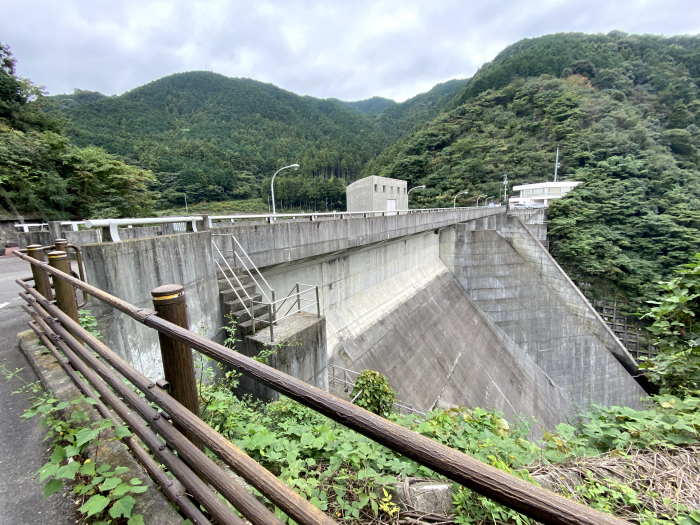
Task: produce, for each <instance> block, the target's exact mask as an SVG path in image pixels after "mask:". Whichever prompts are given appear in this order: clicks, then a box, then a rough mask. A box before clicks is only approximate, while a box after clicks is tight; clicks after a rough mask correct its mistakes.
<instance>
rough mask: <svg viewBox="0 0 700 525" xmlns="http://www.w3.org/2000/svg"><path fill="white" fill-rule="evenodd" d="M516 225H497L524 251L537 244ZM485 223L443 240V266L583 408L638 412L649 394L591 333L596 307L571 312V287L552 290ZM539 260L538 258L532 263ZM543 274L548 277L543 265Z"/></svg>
mask: <svg viewBox="0 0 700 525" xmlns="http://www.w3.org/2000/svg"><path fill="white" fill-rule="evenodd" d="M514 221H517V219H515V218H509V220H507V221H503V223H502V224H500V228H501V229H502V230H507V229H508V228H509V227H510V230H511V231H510V232H509V233H506V234H504V235H510V236H511V237H512V238H515V237H518V238H519V239H520V241H517V242H519V243H521V244H524V241H523V239H529V240H531V241H534V242H535V243H536V240H535V239H534V237H532V236H531V235H529V234H528V232H527V231H523V230H520V229H519V228H521V226H518V225H519V221H517V224H515V223H514ZM483 222H484V220H483V219H482V220H479V221H474V223H471V224H459V225H456V226H454V227H452V228H449V229H446V230H445V231H443V232H442V234H441V237H442V239H441V258H442V260H443V261H445V263H446V264H447V267H448V268H450V270H451V271H452V273H453V274H454V275H455V276H456V278H457V280H458V281H459V282H460V284H461V285H462V286H463V287H464V289H465V290H467V292H468V293H469V295H470V296H471V298H472V299H474V301H475V302H476V304H477V305H478V306H479V308H480V309H481V310H482V311H484V312H485V313H486V314H487V315H488V316H489V317H490V318H491V319H492V320H493V321H494V322H495V323H496V324H497V325H498V326H499V327H500V328H501V329H503V331H504V332H505V333H506V334H508V335H509V336H510V337H511V338H512V339H513V340H514V341H515V343H517V344H518V345H519V346H520V347H521V348H522V349H523V350H524V351H525V352H526V353H527V354H528V355H529V356H530V357H532V358H533V359H534V361H535V362H536V363H537V364H538V365H539V367H540V368H541V369H542V370H544V371H545V372H546V373H547V374H548V375H549V376H550V377H552V379H553V380H554V381H555V382H556V383H557V384H558V385H559V386H561V387H562V388H563V389H565V390H566V392H567V393H568V394H569V395H570V396H571V397H572V399H573V400H574V401H575V402H576V403H577V404H579V405H580V406H582V407H583V406H586V405H587V404H588V403H590V402H594V403H599V404H604V405H621V406H630V407H640V398H641V397H643V396H644V395H645V393H644V391H643V390H642V389H641V387H640V386H639V385H638V384H637V382H636V381H635V380H634V378H633V377H632V376H631V375H630V373H629V372H628V371H627V370H625V368H624V367H623V366H622V365H621V364H620V363H619V362H618V360H617V359H616V356H615V355H614V354H613V353H612V352H611V350H610V349H608V348H607V347H606V346H605V344H604V342H603V341H601V339H600V338H599V337H598V336H597V334H596V333H594V332H593V331H592V330H591V329H590V328H589V324H592V323H588V322H587V317H586V315H587V311H588V309H590V310H592V307H591V306H590V305H587V303H586V305H587V306H586V305H584V304H578V303H574V307H573V308H572V307H571V306H570V303H572V302H573V299H571V297H573V298H575V297H577V292H578V290H577V289H576V287H575V286H574V285H573V283H571V284H570V287H569V288H567V287H566V286H565V283H556V282H555V283H554V284H555V286H552V285H551V283H552V279H548V280H545V279H543V278H542V276H541V275H540V274H538V272H537V271H536V267H537V266H536V265H534V264H531V263H530V261H528V260H525V259H524V258H523V256H521V254H520V253H519V252H518V251H516V250H515V249H514V247H513V246H511V244H509V242H507V241H506V238H504V237H503V236H501V235H500V234H499V233H498V231H496V230H497V228H498V227H499V224H498V222H499V221H495V220H494V221H492V220H491V218H489V220H488V222H493V224H479V223H483ZM535 246H537V245H536V244H535V245H532V244H531V245H530V246H529V248H532V249H533V250H534V247H535ZM538 249H539V250H540V251H541V252H542V253H540V254H539V255H540V257H543V258H544V253H546V250H544V248H542V247H541V245H540V246H539V247H538ZM521 251H524V250H523V249H522V246H521ZM536 256H537V255H536V254H535V253H534V252H533V253H530V254H529V255H528V258H529V259H534V258H535V257H536ZM549 270H552V269H551V268H549ZM540 271H543V272H544V271H545V268H544V266H543V265H540ZM552 271H553V270H552ZM602 324H603V326H604V327H605V328H607V327H606V326H605V324H604V323H602Z"/></svg>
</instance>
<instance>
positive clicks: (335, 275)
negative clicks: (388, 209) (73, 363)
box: [27, 207, 645, 428]
mask: <svg viewBox="0 0 700 525" xmlns="http://www.w3.org/2000/svg"><path fill="white" fill-rule="evenodd" d="M365 215H366V216H357V215H354V216H353V215H351V216H347V217H342V216H341V217H342V218H336V219H328V220H321V219H318V220H316V219H314V218H313V217H312V218H311V219H312V220H309V218H297V219H290V220H276V221H269V222H263V221H258V222H249V221H241V222H237V223H218V224H217V223H215V224H213V225H211V226H210V225H209V224H208V220H204V221H201V223H200V227H199V228H197V230H201V231H196V232H192V233H171V234H165V235H163V234H160V235H154V233H158V232H154V231H153V228H150V229H148V231H145V233H144V234H147V235H150V236H147V237H139V236H138V232H136V230H138V228H133V229H130V230H132V231H131V232H129V236H130V237H134V238H128V239H127V240H123V241H121V242H94V240H96V239H95V236H96V233H97V232H96V231H94V230H93V231H89V232H66V233H74V234H75V235H76V237H75V238H74V239H69V241H70V242H73V243H75V244H78V243H79V239H78V238H77V235H79V234H82V233H89V234H90V235H91V237H90V239H89V241H88V243H87V244H82V253H83V258H84V260H85V265H86V273H87V278H88V281H89V282H90V283H91V284H93V285H95V286H97V287H99V288H101V289H102V290H105V291H107V292H109V293H111V294H113V295H115V296H117V297H120V298H122V299H124V300H126V301H128V302H130V303H132V304H135V305H138V306H140V307H142V308H151V296H150V291H151V290H152V289H154V288H156V287H157V286H160V285H163V284H182V285H183V286H184V287H185V294H186V297H187V304H188V316H189V322H190V329H191V330H193V331H198V332H200V333H202V334H205V335H206V336H207V337H210V338H212V339H215V340H217V341H219V342H220V341H221V340H222V339H223V336H222V332H221V327H222V326H223V325H224V323H225V322H227V319H226V317H225V315H226V314H228V313H232V314H235V317H236V318H237V319H238V323H239V332H238V334H239V339H240V341H239V342H238V346H237V349H238V350H239V351H241V352H244V353H246V354H249V355H250V354H254V353H257V352H258V351H259V350H260V348H262V347H263V346H264V345H265V344H266V343H269V342H270V338H271V335H270V334H269V333H268V331H267V329H265V327H267V326H268V324H269V323H266V322H265V311H267V310H265V308H269V307H268V306H266V305H262V304H261V305H260V306H261V313H260V314H258V313H255V314H254V315H255V316H256V317H257V316H258V315H260V317H259V319H258V327H263V329H260V328H259V329H258V331H257V332H255V333H253V330H252V327H251V319H250V315H247V316H246V314H245V312H243V310H241V308H243V307H244V305H239V304H238V303H237V301H236V300H235V297H233V295H232V294H236V295H238V293H237V291H234V290H231V289H229V288H230V287H231V286H230V285H231V281H232V280H233V279H235V280H236V282H238V283H239V284H234V285H233V287H234V288H236V287H237V288H239V290H238V291H241V290H242V289H244V288H245V289H246V290H247V292H246V293H248V294H257V295H258V296H269V294H270V293H271V290H274V291H275V292H276V293H277V297H278V298H280V297H285V296H286V295H287V292H289V291H290V290H294V289H295V287H297V288H296V289H297V290H299V288H298V287H299V286H300V285H299V283H303V286H307V287H309V288H308V290H312V289H315V287H318V303H319V304H318V306H314V307H313V309H309V310H306V311H304V312H299V313H296V314H294V315H291V316H289V317H287V318H285V319H283V320H280V321H279V322H276V323H274V324H273V328H274V333H275V342H278V341H280V340H286V341H289V342H290V343H291V344H290V345H287V346H283V347H280V348H279V350H278V352H277V354H276V355H273V356H271V358H270V359H271V360H270V364H272V365H273V366H275V367H277V368H279V369H280V370H282V371H284V372H287V373H290V374H292V375H294V376H296V377H299V378H300V379H303V380H304V381H307V382H309V383H311V384H313V385H315V386H317V387H319V388H323V389H325V390H329V389H330V390H331V391H332V392H334V393H337V394H340V395H343V394H344V392H343V389H342V388H341V386H340V385H339V384H338V383H336V382H335V381H334V380H333V379H334V374H335V372H334V370H355V371H361V370H364V369H371V370H377V371H379V372H381V373H383V374H385V375H386V376H387V378H388V380H389V382H390V384H391V385H392V386H393V387H394V388H395V389H396V390H397V391H398V392H399V395H400V398H401V400H402V402H403V403H407V404H411V405H413V406H414V407H420V408H421V409H422V410H429V409H432V408H435V407H442V408H448V407H451V406H456V405H460V404H461V405H465V406H468V407H476V406H480V407H483V408H487V409H497V410H501V411H502V412H504V414H505V415H506V417H507V418H509V419H512V418H513V417H514V416H516V415H518V414H521V415H523V416H525V417H528V418H529V417H530V416H534V417H536V418H537V419H538V421H539V422H540V424H542V425H543V426H545V427H549V428H551V427H553V426H554V425H556V424H557V423H560V422H562V421H564V420H566V417H567V416H568V415H569V414H571V413H572V412H573V411H575V410H576V409H581V408H585V407H586V405H587V404H589V403H591V402H593V403H598V404H602V405H622V406H630V407H640V398H641V397H643V396H645V392H644V390H643V389H642V388H641V387H640V386H639V384H638V383H637V381H636V380H635V379H634V377H633V375H634V374H635V373H636V371H637V364H636V362H635V360H634V359H633V358H632V356H631V355H630V354H629V353H628V352H627V350H626V349H625V348H624V346H623V345H622V344H621V343H620V341H619V340H618V339H617V338H616V337H615V335H614V333H613V332H612V331H611V330H610V328H609V327H608V326H607V325H606V324H605V322H604V321H603V320H602V319H601V317H600V316H599V315H598V313H597V312H596V311H595V310H594V309H593V307H592V306H591V305H590V304H589V303H588V301H587V300H586V298H585V297H584V296H583V294H581V292H580V291H579V290H578V289H577V288H576V286H575V285H574V284H573V283H572V282H571V280H570V279H569V278H568V277H567V276H566V274H565V273H564V272H563V271H562V270H561V268H560V267H559V266H558V265H557V264H556V262H555V261H554V259H553V258H552V257H551V256H550V254H549V252H548V251H547V248H546V244H547V241H546V226H545V224H544V217H543V210H540V211H537V212H533V211H532V210H522V211H520V210H518V211H517V212H507V211H506V209H505V207H492V208H486V207H481V208H461V209H460V208H457V209H455V210H441V211H423V212H421V210H411V212H410V213H402V212H400V213H397V214H395V215H388V216H379V217H377V216H372V214H365ZM385 215H386V214H385ZM125 230H126V229H125ZM144 230H146V229H144ZM160 233H162V232H160ZM124 237H126V236H124ZM27 242H36V241H33V240H31V239H27ZM217 253H218V254H220V255H221V254H223V258H225V259H227V260H226V261H221V260H220V259H221V257H219V260H217ZM245 257H249V259H248V260H250V261H251V262H252V263H254V265H255V266H256V267H257V268H258V269H259V271H260V274H261V276H262V281H261V282H265V286H264V287H263V288H267V289H259V288H261V287H260V286H259V285H256V284H255V283H253V282H250V281H248V280H244V277H245V276H244V275H243V272H241V271H240V260H242V259H243V258H245ZM222 262H227V263H228V265H229V266H230V267H231V269H232V270H233V273H234V274H235V275H236V277H233V275H228V276H227V275H226V274H227V270H226V268H225V267H223V266H222V264H221V263H222ZM301 297H302V296H301V295H298V296H297V298H298V300H299V305H301V304H302V303H301V300H302V299H301ZM307 300H308V301H311V302H313V296H311V299H307ZM242 302H245V300H242ZM263 302H264V301H263ZM248 306H251V305H250V304H249V305H248ZM89 307H90V308H92V311H93V315H95V316H96V317H97V319H98V321H99V323H100V330H101V331H102V334H103V339H104V342H105V343H106V344H107V345H108V346H109V347H111V348H113V349H115V350H116V351H118V352H120V353H121V355H122V356H123V357H124V358H125V359H127V360H128V361H129V362H131V363H132V364H134V365H135V366H137V367H138V368H139V369H140V370H141V371H142V372H144V373H145V374H147V375H148V376H149V377H151V378H153V379H158V378H160V377H162V375H163V372H162V365H161V362H160V351H159V346H158V339H157V335H156V334H155V333H153V331H151V330H148V329H147V328H146V327H144V326H141V325H139V324H138V323H136V322H135V321H133V320H132V319H130V318H127V317H126V316H124V315H123V314H120V313H118V312H114V311H112V310H111V309H110V308H109V307H107V306H105V305H104V304H103V303H100V302H97V301H94V302H93V303H92V304H91V305H89ZM263 307H265V308H263ZM316 308H318V310H319V312H320V314H321V316H320V317H318V316H317V311H316ZM255 309H256V306H255V304H253V305H252V310H253V311H256V310H255ZM237 310H240V311H239V312H238V313H236V312H237ZM248 314H250V309H248ZM247 384H248V383H246V381H242V383H241V387H242V388H243V389H244V390H245V389H246V388H247V386H246V385H247ZM250 388H251V390H250V391H252V392H254V393H257V394H260V395H263V397H264V394H263V393H262V392H255V391H254V390H253V388H254V387H252V386H251V387H250ZM345 395H347V394H346V393H345Z"/></svg>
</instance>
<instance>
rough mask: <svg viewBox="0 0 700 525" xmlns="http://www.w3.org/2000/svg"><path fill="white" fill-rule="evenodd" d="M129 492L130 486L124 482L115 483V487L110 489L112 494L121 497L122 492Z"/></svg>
mask: <svg viewBox="0 0 700 525" xmlns="http://www.w3.org/2000/svg"><path fill="white" fill-rule="evenodd" d="M129 492H131V487H130V486H129V485H127V484H126V483H120V484H119V485H117V488H115V489H114V490H113V491H112V496H114V497H115V498H121V497H122V496H123V495H124V494H128V493H129Z"/></svg>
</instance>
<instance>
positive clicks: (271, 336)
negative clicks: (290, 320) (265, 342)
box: [267, 303, 275, 342]
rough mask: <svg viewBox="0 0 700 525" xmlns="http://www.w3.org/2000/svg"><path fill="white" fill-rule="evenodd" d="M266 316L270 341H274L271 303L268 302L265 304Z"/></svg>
mask: <svg viewBox="0 0 700 525" xmlns="http://www.w3.org/2000/svg"><path fill="white" fill-rule="evenodd" d="M267 318H268V320H269V321H270V342H274V341H275V331H274V328H272V326H273V325H274V324H275V323H273V322H272V304H269V303H268V305H267Z"/></svg>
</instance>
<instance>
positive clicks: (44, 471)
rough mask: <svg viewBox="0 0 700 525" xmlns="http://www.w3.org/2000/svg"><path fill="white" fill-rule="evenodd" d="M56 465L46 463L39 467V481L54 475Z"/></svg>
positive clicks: (56, 468)
mask: <svg viewBox="0 0 700 525" xmlns="http://www.w3.org/2000/svg"><path fill="white" fill-rule="evenodd" d="M58 467H59V465H58V463H47V464H46V465H44V466H43V467H41V469H39V481H44V480H45V479H46V478H48V477H49V476H53V475H55V474H56V471H57V470H58Z"/></svg>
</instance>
